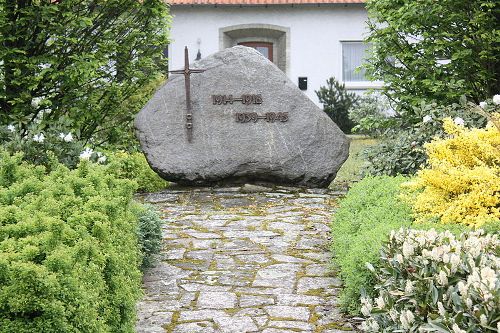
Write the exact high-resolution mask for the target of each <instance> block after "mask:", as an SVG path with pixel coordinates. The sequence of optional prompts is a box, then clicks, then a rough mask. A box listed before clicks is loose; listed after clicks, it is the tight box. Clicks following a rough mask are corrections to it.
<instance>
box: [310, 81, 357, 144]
mask: <svg viewBox="0 0 500 333" xmlns="http://www.w3.org/2000/svg"><path fill="white" fill-rule="evenodd" d="M316 95H317V96H318V99H319V101H320V103H322V104H323V111H325V112H326V114H328V116H329V117H330V118H331V119H332V120H333V122H334V123H335V124H337V125H338V127H339V128H340V129H341V130H342V131H343V132H344V133H346V134H349V133H351V130H352V128H353V127H354V125H355V124H354V122H353V121H352V120H351V119H350V118H349V110H350V109H351V108H352V107H353V106H354V105H356V103H357V102H358V100H359V97H358V96H356V94H355V93H352V92H348V91H347V90H346V89H345V84H343V83H340V82H338V81H337V80H336V79H335V78H333V77H331V78H329V79H328V80H326V86H322V87H320V88H319V90H318V91H316Z"/></svg>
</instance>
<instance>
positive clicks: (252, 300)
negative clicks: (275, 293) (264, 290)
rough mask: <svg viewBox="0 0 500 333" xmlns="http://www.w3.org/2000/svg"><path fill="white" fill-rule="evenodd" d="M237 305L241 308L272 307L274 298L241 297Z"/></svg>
mask: <svg viewBox="0 0 500 333" xmlns="http://www.w3.org/2000/svg"><path fill="white" fill-rule="evenodd" d="M239 304H240V307H242V308H246V307H254V306H261V305H272V304H274V298H271V297H264V296H255V295H241V296H240V302H239Z"/></svg>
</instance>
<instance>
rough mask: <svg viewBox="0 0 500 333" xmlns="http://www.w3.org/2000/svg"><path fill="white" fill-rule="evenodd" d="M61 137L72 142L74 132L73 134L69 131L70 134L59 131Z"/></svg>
mask: <svg viewBox="0 0 500 333" xmlns="http://www.w3.org/2000/svg"><path fill="white" fill-rule="evenodd" d="M59 138H60V139H61V140H63V141H64V142H71V141H73V134H71V133H68V134H64V133H59Z"/></svg>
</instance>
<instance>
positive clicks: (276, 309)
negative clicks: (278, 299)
mask: <svg viewBox="0 0 500 333" xmlns="http://www.w3.org/2000/svg"><path fill="white" fill-rule="evenodd" d="M264 309H265V310H266V312H267V313H268V314H269V316H271V317H273V318H283V319H294V320H301V321H308V320H309V317H310V315H311V313H310V311H309V309H308V308H306V307H301V306H285V305H273V306H266V307H264Z"/></svg>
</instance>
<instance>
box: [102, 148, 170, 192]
mask: <svg viewBox="0 0 500 333" xmlns="http://www.w3.org/2000/svg"><path fill="white" fill-rule="evenodd" d="M108 170H109V172H111V173H112V174H113V175H115V177H117V178H121V179H130V180H134V181H136V182H137V184H138V186H139V187H138V190H139V191H144V192H154V191H159V190H162V189H165V188H166V187H167V186H168V182H167V181H166V180H163V179H162V178H161V177H160V176H158V175H157V174H156V173H155V172H154V171H153V170H152V169H151V167H150V166H149V164H148V162H147V161H146V158H145V157H144V154H142V153H139V152H134V153H127V152H124V151H121V152H114V153H110V154H109V155H108Z"/></svg>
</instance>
